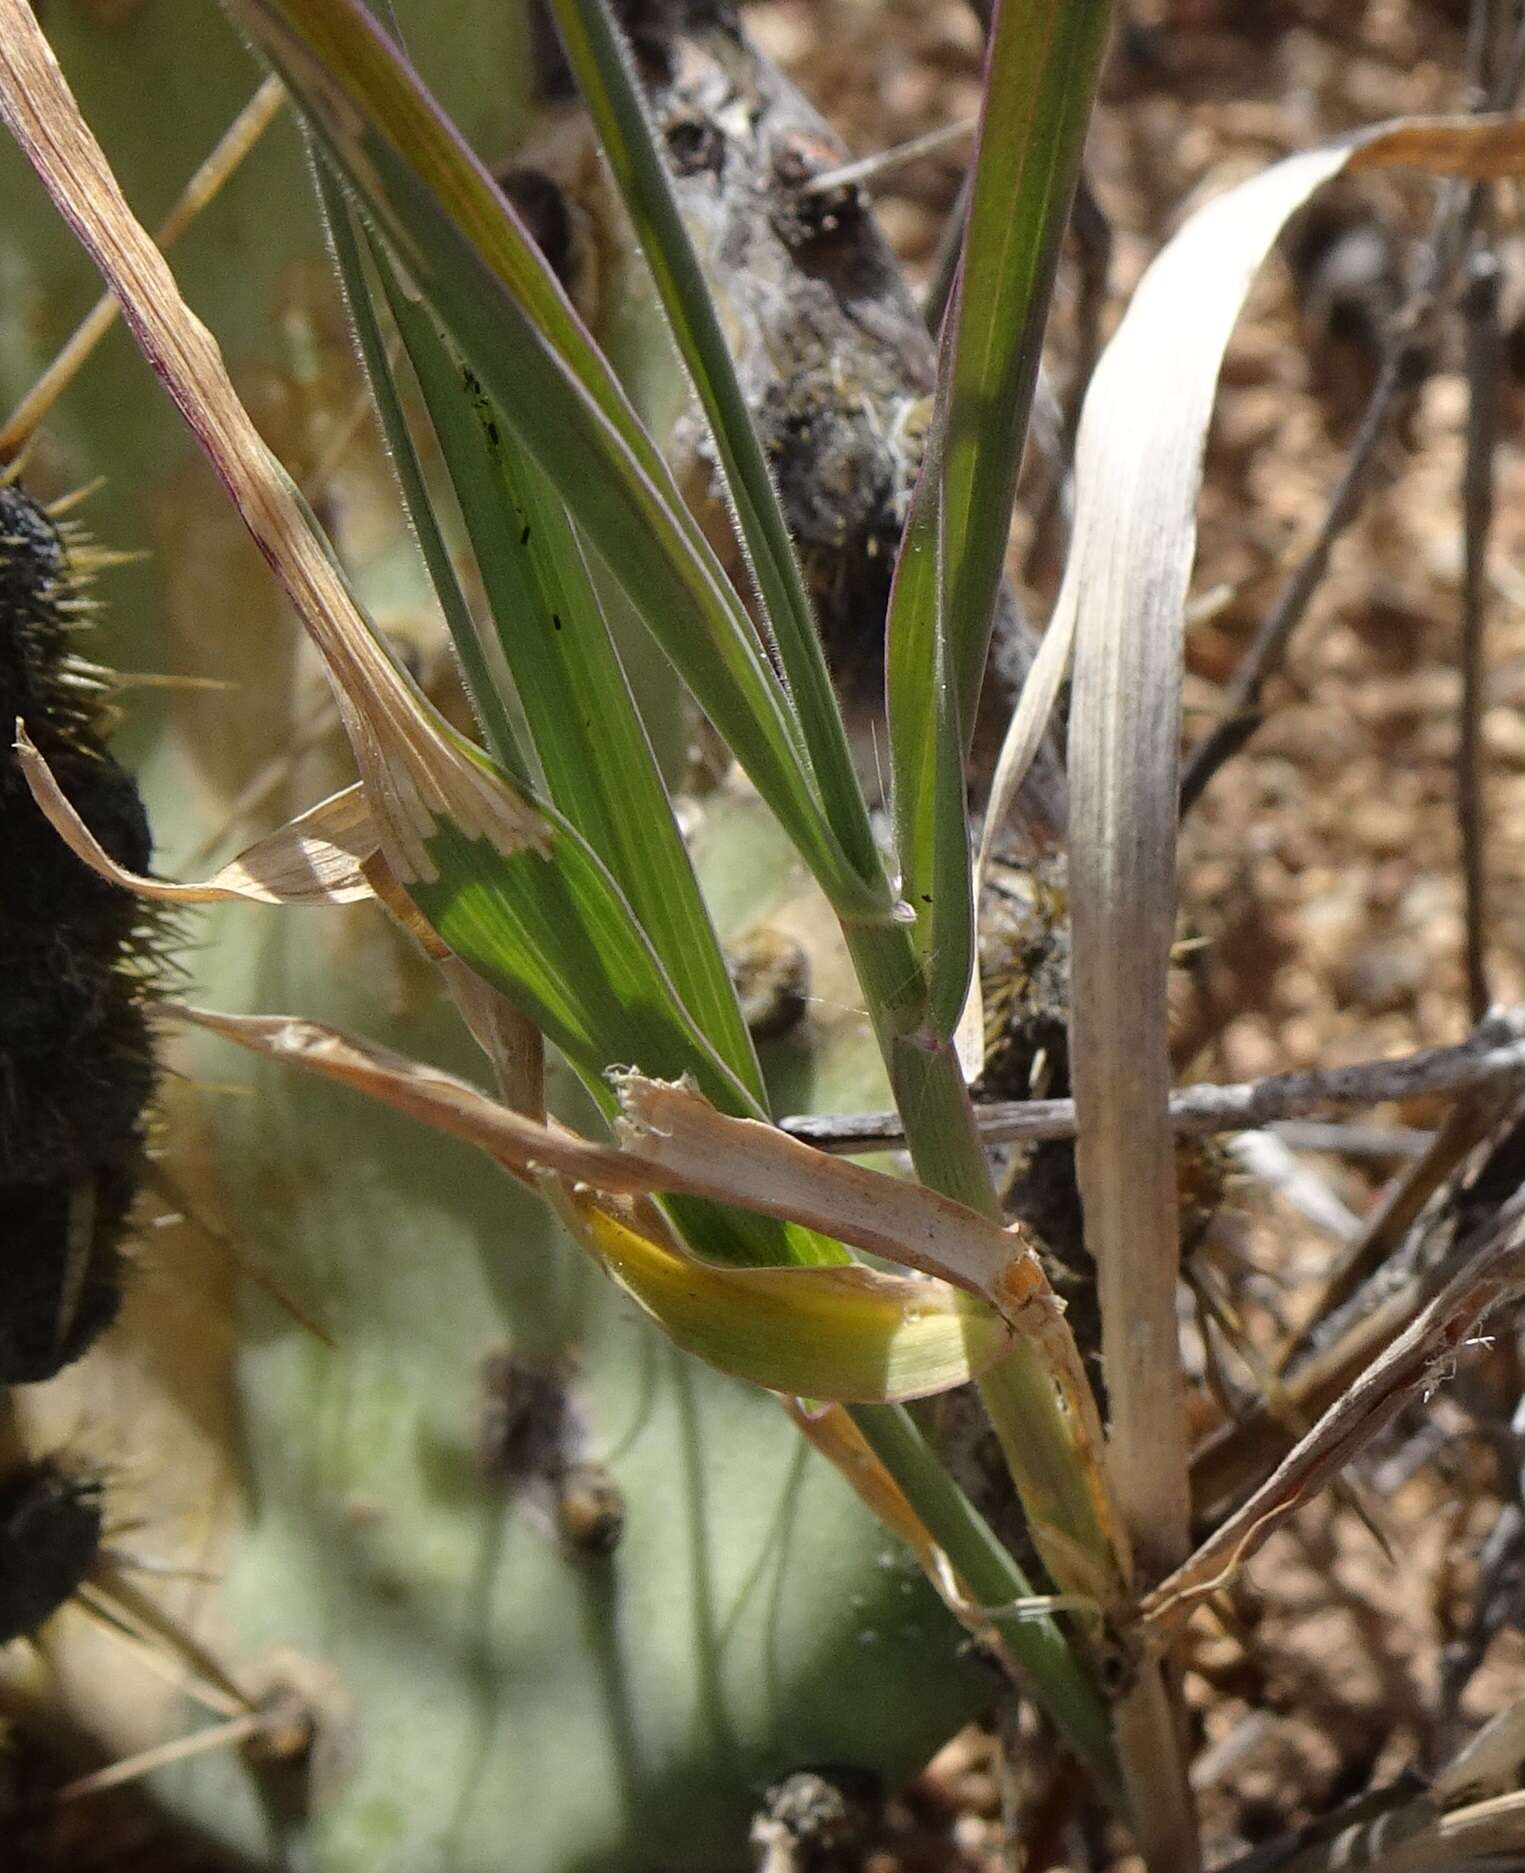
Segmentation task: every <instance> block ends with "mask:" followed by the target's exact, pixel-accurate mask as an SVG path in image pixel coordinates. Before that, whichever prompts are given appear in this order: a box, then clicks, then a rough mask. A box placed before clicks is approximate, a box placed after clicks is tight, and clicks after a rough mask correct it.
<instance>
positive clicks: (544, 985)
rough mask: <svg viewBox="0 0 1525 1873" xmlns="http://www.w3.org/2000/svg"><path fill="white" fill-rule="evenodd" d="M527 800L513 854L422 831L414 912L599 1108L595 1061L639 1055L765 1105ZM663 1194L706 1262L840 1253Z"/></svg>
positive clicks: (566, 828) (600, 1067)
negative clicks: (532, 821)
mask: <svg viewBox="0 0 1525 1873" xmlns="http://www.w3.org/2000/svg"><path fill="white" fill-rule="evenodd" d="M499 779H500V781H501V784H503V785H504V786H506V787H508V788H509V789H510V791H512V792H519V789H518V788H516V787H515V786H514V784H513V783H512V782H511V781H510V780H509V779H508V778H507V777H504V776H500V777H499ZM538 811H539V813H540V814H541V816H542V818H543V819H544V821H545V822H546V824H547V827H548V835H547V838H546V841H545V845H544V849H543V850H535V849H532V848H525V849H523V850H521V851H519V852H516V853H513V854H511V855H505V854H504V852H503V851H502V850H501V849H500V848H494V847H492V846H489V845H487V844H485V843H484V842H483V841H480V840H474V839H470V838H468V837H467V836H466V835H465V834H464V833H463V832H462V830H461V829H460V828H459V827H458V826H456V825H454V824H453V823H452V822H450V821H448V820H441V821H439V822H438V823H437V825H436V826H435V828H434V830H433V832H432V834H431V836H430V837H429V838H428V839H427V840H426V841H425V846H426V850H427V852H428V856H429V859H430V861H431V863H432V865H433V868H434V870H435V872H436V876H435V877H434V878H433V879H432V880H425V879H418V878H415V879H410V880H408V881H407V884H406V889H407V892H408V895H409V896H410V897H411V898H412V900H413V901H414V903H415V904H416V905H417V906H418V908H419V910H420V911H421V912H422V914H423V916H424V917H425V918H426V919H427V920H428V922H429V923H430V925H431V926H432V927H433V928H434V929H435V930H436V931H437V932H438V933H439V935H440V937H441V938H442V940H443V941H444V942H445V943H447V944H448V945H449V946H450V948H451V949H452V950H453V951H454V952H455V954H456V955H458V956H459V957H460V958H461V959H462V960H463V961H464V962H466V963H467V964H468V965H469V966H470V967H471V968H472V969H473V970H475V971H476V973H477V974H478V975H480V976H482V977H483V979H484V980H486V981H488V982H490V983H491V984H492V985H493V987H494V988H497V989H499V990H501V991H502V993H503V994H504V995H506V996H507V997H508V999H509V1000H510V1001H511V1002H512V1003H513V1004H514V1006H515V1007H516V1008H518V1009H520V1010H521V1012H523V1013H524V1014H526V1015H528V1016H529V1018H530V1019H531V1020H532V1021H533V1022H534V1023H535V1025H536V1026H537V1027H538V1028H540V1029H541V1031H542V1032H543V1033H544V1034H545V1035H546V1037H547V1039H549V1040H550V1041H552V1042H553V1043H554V1044H555V1045H556V1046H557V1047H558V1048H560V1050H561V1051H562V1053H563V1054H565V1055H566V1057H567V1059H568V1060H569V1061H570V1062H571V1064H572V1065H573V1066H574V1067H575V1068H576V1069H577V1072H578V1074H579V1076H580V1077H581V1079H582V1080H583V1082H584V1084H585V1085H586V1086H587V1087H588V1088H589V1090H590V1091H591V1092H592V1093H593V1094H594V1096H595V1097H596V1098H597V1099H598V1101H599V1103H600V1104H601V1105H602V1106H603V1108H604V1110H605V1112H606V1113H607V1114H609V1115H610V1116H613V1113H614V1110H615V1103H614V1100H613V1096H612V1094H611V1093H610V1091H609V1088H608V1085H607V1082H606V1080H605V1078H604V1075H605V1073H606V1072H607V1070H608V1069H609V1068H610V1067H611V1066H616V1065H619V1064H622V1063H624V1062H628V1061H639V1062H640V1063H641V1066H642V1069H643V1071H646V1072H648V1073H651V1074H652V1075H653V1076H654V1077H660V1078H664V1079H677V1078H681V1077H683V1076H684V1075H685V1074H686V1075H689V1076H691V1077H692V1079H693V1080H694V1082H695V1084H696V1085H698V1086H699V1087H700V1088H701V1089H702V1090H703V1092H704V1094H705V1096H706V1098H709V1099H711V1100H713V1102H714V1103H715V1104H716V1105H717V1106H718V1107H719V1108H720V1109H721V1110H722V1111H725V1112H729V1113H732V1114H734V1115H736V1116H739V1117H744V1118H762V1117H765V1116H766V1114H765V1113H764V1111H763V1109H762V1107H761V1106H760V1104H759V1103H758V1101H757V1100H755V1099H754V1098H753V1096H752V1094H751V1093H750V1091H749V1090H748V1088H747V1087H746V1086H745V1085H744V1084H743V1083H742V1082H741V1080H739V1079H738V1078H737V1076H736V1075H735V1074H734V1073H733V1072H732V1071H731V1069H730V1068H729V1067H728V1066H727V1065H726V1064H725V1062H724V1061H722V1060H721V1059H720V1057H719V1056H718V1054H716V1052H715V1051H714V1049H713V1048H712V1047H711V1046H710V1044H709V1042H708V1041H707V1040H706V1038H705V1037H704V1035H703V1034H701V1033H700V1031H699V1029H698V1028H697V1026H696V1025H695V1024H694V1022H693V1020H692V1018H691V1017H690V1016H689V1015H688V1013H687V1010H686V1009H684V1008H683V1006H682V1004H681V1002H680V1001H679V998H678V994H677V991H676V989H675V987H674V985H673V983H672V980H671V978H670V977H669V976H668V974H667V972H666V971H665V970H664V969H663V967H662V964H661V960H660V958H659V957H658V956H657V954H656V952H655V951H654V950H653V949H652V947H651V944H650V943H649V942H648V941H647V939H646V937H645V934H644V932H643V931H642V930H641V929H640V926H639V925H638V924H637V922H636V920H635V917H634V915H633V913H632V912H631V909H630V906H629V904H628V903H627V902H626V900H625V898H624V896H623V894H622V893H621V892H620V890H619V887H618V886H617V885H616V884H615V882H614V880H613V879H612V878H611V877H610V875H609V873H608V871H607V869H606V868H605V866H604V865H603V863H602V862H601V861H600V859H599V858H598V855H597V854H596V853H595V852H594V851H593V850H592V848H591V847H590V846H589V845H588V844H587V843H586V841H584V840H583V839H582V837H581V836H580V835H579V834H578V833H577V832H576V831H575V830H574V829H573V828H572V827H571V826H570V825H569V824H568V823H567V822H566V821H565V820H564V819H562V818H561V816H560V815H559V814H557V813H555V812H554V811H553V810H551V809H549V808H547V807H544V806H543V805H542V806H539V807H538ZM670 1207H671V1209H672V1211H673V1214H674V1217H675V1218H676V1219H677V1221H678V1222H679V1224H680V1226H681V1227H682V1229H683V1232H684V1234H685V1235H686V1236H687V1237H688V1239H689V1240H690V1241H691V1242H692V1243H693V1245H694V1247H695V1249H696V1250H697V1251H698V1252H699V1253H700V1254H702V1255H707V1256H711V1257H713V1258H715V1259H716V1260H718V1261H726V1262H737V1263H742V1264H745V1265H751V1266H771V1265H780V1264H787V1263H791V1262H798V1263H807V1264H815V1263H822V1262H830V1261H841V1260H844V1259H846V1252H845V1251H844V1250H843V1249H842V1248H841V1247H840V1245H839V1244H836V1243H831V1242H828V1241H827V1240H826V1239H825V1238H824V1237H820V1236H818V1235H816V1234H815V1233H814V1232H813V1231H811V1230H808V1229H802V1228H800V1227H799V1226H797V1225H795V1224H792V1223H783V1222H779V1221H776V1220H775V1219H773V1218H771V1217H766V1216H757V1215H752V1214H750V1213H748V1212H745V1211H741V1210H733V1209H728V1208H725V1207H724V1206H722V1205H720V1204H716V1203H709V1202H704V1201H700V1200H698V1199H695V1198H681V1199H675V1200H674V1201H673V1202H672V1203H671V1205H670Z"/></svg>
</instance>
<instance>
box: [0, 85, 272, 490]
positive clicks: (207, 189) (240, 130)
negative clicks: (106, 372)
mask: <svg viewBox="0 0 1525 1873" xmlns="http://www.w3.org/2000/svg"><path fill="white" fill-rule="evenodd" d="M285 99H286V91H285V87H284V86H283V85H282V84H281V81H280V79H279V78H274V77H271V78H267V79H266V80H265V82H264V83H263V84H262V85H261V86H260V88H259V90H258V91H256V92H255V94H254V96H253V97H252V98H250V100H249V102H248V103H247V104H246V105H245V106H244V108H243V109H242V110H241V111H240V112H239V113H238V115H237V117H235V118H234V120H233V122H232V123H231V124H230V125H229V126H228V128H227V130H226V131H225V132H224V133H223V135H222V137H221V139H220V140H219V142H218V144H217V147H216V148H215V149H214V150H213V151H212V153H211V155H210V156H208V157H207V159H206V161H205V162H204V163H203V164H202V165H201V167H200V168H199V169H198V170H197V171H196V173H195V175H193V176H192V177H191V179H190V181H189V182H188V183H186V185H185V189H184V191H183V193H182V194H181V196H180V199H179V200H178V201H177V202H176V203H175V205H174V207H173V208H172V209H171V210H170V211H169V213H168V214H167V215H166V216H165V218H164V220H163V221H162V222H160V224H159V226H158V227H157V228H156V229H155V230H154V240H155V242H156V243H157V244H158V246H159V248H160V250H161V251H164V250H167V249H169V248H170V247H172V246H173V245H174V243H175V242H176V241H178V240H179V238H180V236H181V235H182V234H183V233H184V232H185V230H186V229H187V228H188V227H189V226H190V225H191V223H192V222H193V221H194V220H195V219H196V217H197V215H199V214H200V213H201V211H202V209H203V208H205V207H206V205H207V203H208V202H210V201H211V200H212V199H213V198H214V197H215V196H216V195H217V193H218V191H219V190H220V189H221V188H222V186H223V184H224V183H225V182H226V181H227V179H228V177H229V176H231V175H232V173H233V171H234V170H235V169H237V167H238V165H239V164H240V163H241V162H242V161H243V160H244V158H245V157H246V156H247V155H248V154H249V152H250V150H252V149H253V148H254V146H255V144H256V143H257V142H258V141H259V140H260V138H261V137H262V136H263V135H264V133H265V131H266V130H267V129H268V128H269V126H270V125H271V124H272V123H273V122H274V121H275V117H276V113H277V112H278V111H279V110H280V108H281V105H282V104H283V103H284V102H285ZM121 310H122V308H121V306H120V304H119V303H118V301H117V298H116V295H115V294H114V293H102V295H101V296H100V298H99V299H98V300H97V301H96V302H95V304H94V306H92V307H91V309H90V311H89V312H87V313H86V315H85V317H84V318H83V319H82V320H81V321H80V323H79V324H78V325H77V326H76V327H75V328H74V332H73V335H72V336H71V337H70V338H69V340H68V342H67V343H66V344H65V346H64V348H63V349H62V351H60V352H59V354H58V356H57V357H56V358H54V360H53V362H52V363H51V364H50V365H49V366H48V368H47V369H46V370H45V371H44V372H43V374H42V375H41V377H39V378H38V380H37V382H36V383H35V384H33V386H32V388H31V389H30V390H29V391H28V392H27V394H26V395H25V396H24V397H23V398H22V400H21V402H20V403H18V404H17V406H16V408H15V409H14V410H13V411H12V412H11V415H10V418H9V420H8V421H7V422H6V425H5V427H4V428H3V429H0V461H4V460H5V459H6V458H7V457H8V456H12V455H14V454H15V453H16V452H17V450H18V449H20V448H21V447H22V446H23V445H24V444H25V443H26V441H27V440H28V438H29V437H30V436H31V435H32V434H33V433H34V432H35V431H36V429H37V427H38V425H39V424H40V423H41V422H42V420H43V418H44V417H45V416H46V415H47V413H48V411H49V410H51V409H52V407H53V405H54V404H55V403H56V402H57V401H58V399H59V397H60V396H61V395H62V394H63V392H64V390H65V389H66V388H67V386H68V385H69V384H70V383H71V382H72V380H73V378H74V375H75V373H76V372H77V371H78V370H79V367H80V366H81V365H82V364H83V363H84V362H85V360H86V358H88V357H89V356H90V353H91V352H92V351H94V349H95V347H96V346H97V345H98V344H99V343H100V342H101V340H102V339H103V338H104V337H105V336H106V334H107V332H109V331H110V330H111V328H112V326H113V325H114V324H115V323H116V321H117V318H118V316H119V315H120V313H121Z"/></svg>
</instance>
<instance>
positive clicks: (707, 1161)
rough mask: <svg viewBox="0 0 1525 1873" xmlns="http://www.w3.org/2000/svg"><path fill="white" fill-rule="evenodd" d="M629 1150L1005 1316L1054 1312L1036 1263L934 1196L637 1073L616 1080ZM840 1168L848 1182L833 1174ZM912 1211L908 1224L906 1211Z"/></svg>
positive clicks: (1005, 1235) (999, 1233) (1014, 1242)
mask: <svg viewBox="0 0 1525 1873" xmlns="http://www.w3.org/2000/svg"><path fill="white" fill-rule="evenodd" d="M616 1084H617V1087H618V1090H619V1094H620V1102H621V1105H622V1106H623V1108H624V1112H625V1128H624V1129H625V1134H626V1137H627V1138H628V1140H629V1142H630V1144H631V1146H632V1148H633V1149H635V1150H636V1151H638V1152H639V1153H640V1155H641V1156H642V1158H643V1159H645V1160H646V1161H648V1162H650V1163H653V1164H663V1165H667V1166H669V1167H671V1168H672V1169H673V1170H674V1171H675V1172H680V1173H682V1174H685V1175H688V1174H691V1171H690V1170H689V1168H688V1167H692V1166H695V1165H703V1166H704V1176H705V1178H706V1180H707V1181H708V1182H709V1184H710V1185H711V1187H712V1188H713V1190H714V1192H715V1193H716V1194H719V1193H720V1192H725V1193H726V1194H727V1197H728V1200H729V1201H730V1202H733V1203H739V1204H741V1205H742V1206H743V1207H745V1208H748V1209H752V1208H755V1209H759V1210H762V1211H764V1212H767V1211H769V1210H772V1209H775V1208H776V1207H777V1205H778V1203H779V1199H780V1193H787V1194H786V1201H787V1209H788V1214H789V1215H790V1216H791V1217H792V1218H793V1219H794V1220H795V1221H797V1222H805V1223H809V1224H810V1225H811V1227H812V1228H816V1229H820V1230H822V1231H824V1232H825V1233H826V1234H828V1235H833V1236H836V1237H837V1238H838V1239H839V1240H840V1241H844V1242H851V1243H852V1244H853V1245H854V1246H855V1247H856V1248H859V1249H864V1250H866V1251H867V1252H868V1253H870V1254H873V1255H882V1256H883V1257H884V1258H885V1259H886V1260H887V1261H892V1262H897V1263H899V1264H900V1265H901V1266H902V1267H905V1268H917V1269H920V1270H921V1272H922V1273H923V1274H928V1275H936V1276H938V1277H940V1278H941V1279H942V1280H944V1281H950V1282H953V1283H954V1284H955V1285H956V1286H958V1287H962V1288H966V1289H967V1290H968V1291H969V1292H970V1293H971V1294H981V1295H984V1296H986V1297H987V1298H988V1299H990V1300H992V1301H994V1302H996V1303H997V1305H1000V1306H1002V1307H1003V1308H1005V1309H1011V1308H1020V1307H1023V1306H1026V1305H1029V1304H1031V1305H1033V1306H1034V1307H1035V1308H1039V1309H1041V1308H1042V1307H1043V1305H1044V1304H1045V1300H1046V1303H1047V1305H1049V1306H1050V1307H1054V1302H1053V1297H1052V1295H1051V1294H1050V1293H1049V1289H1048V1281H1047V1278H1046V1277H1045V1275H1044V1274H1043V1271H1042V1269H1041V1268H1040V1266H1039V1264H1038V1260H1037V1257H1036V1256H1035V1255H1034V1254H1033V1252H1032V1250H1031V1249H1030V1248H1028V1247H1027V1246H1026V1244H1025V1243H1023V1242H1022V1241H1021V1239H1020V1238H1019V1237H1018V1236H1017V1235H1016V1234H1015V1233H1014V1232H1013V1231H1012V1230H1009V1229H1003V1228H1002V1227H1001V1226H1000V1225H999V1224H997V1223H994V1222H991V1221H988V1220H987V1219H986V1218H984V1217H980V1216H977V1215H976V1214H975V1212H974V1211H972V1210H970V1209H967V1208H966V1207H965V1206H964V1205H963V1204H962V1203H956V1202H955V1201H954V1200H953V1199H952V1198H951V1197H944V1196H940V1195H938V1193H937V1192H936V1191H933V1190H926V1189H921V1188H918V1187H916V1186H912V1185H908V1184H906V1183H904V1182H902V1181H901V1180H900V1179H899V1178H894V1177H886V1176H885V1175H884V1174H883V1173H882V1172H879V1171H871V1170H868V1169H867V1168H866V1167H864V1166H863V1165H859V1164H848V1163H845V1162H839V1161H837V1160H834V1159H830V1158H827V1157H826V1156H825V1155H824V1154H823V1153H822V1152H819V1151H813V1150H811V1148H810V1147H809V1146H808V1145H802V1144H800V1143H799V1141H798V1140H797V1139H793V1138H790V1137H789V1136H787V1134H785V1133H784V1132H781V1131H779V1130H777V1128H776V1127H774V1126H771V1125H761V1124H758V1123H756V1122H755V1121H753V1120H749V1119H731V1118H727V1117H725V1116H724V1115H723V1114H721V1113H719V1112H717V1111H716V1110H715V1108H714V1107H713V1106H712V1105H710V1104H709V1103H708V1101H707V1100H704V1099H701V1098H700V1097H699V1096H698V1094H696V1093H694V1092H691V1091H690V1090H688V1089H687V1088H686V1087H682V1086H673V1085H670V1084H667V1083H665V1082H662V1081H659V1080H650V1079H646V1078H645V1077H643V1076H642V1075H641V1074H638V1073H628V1074H623V1075H621V1076H620V1078H619V1079H618V1081H617V1082H616ZM842 1171H846V1172H847V1173H848V1175H846V1176H845V1177H844V1176H840V1175H838V1173H839V1172H842ZM912 1211H914V1213H915V1214H914V1219H913V1218H912V1216H911V1212H912Z"/></svg>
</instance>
